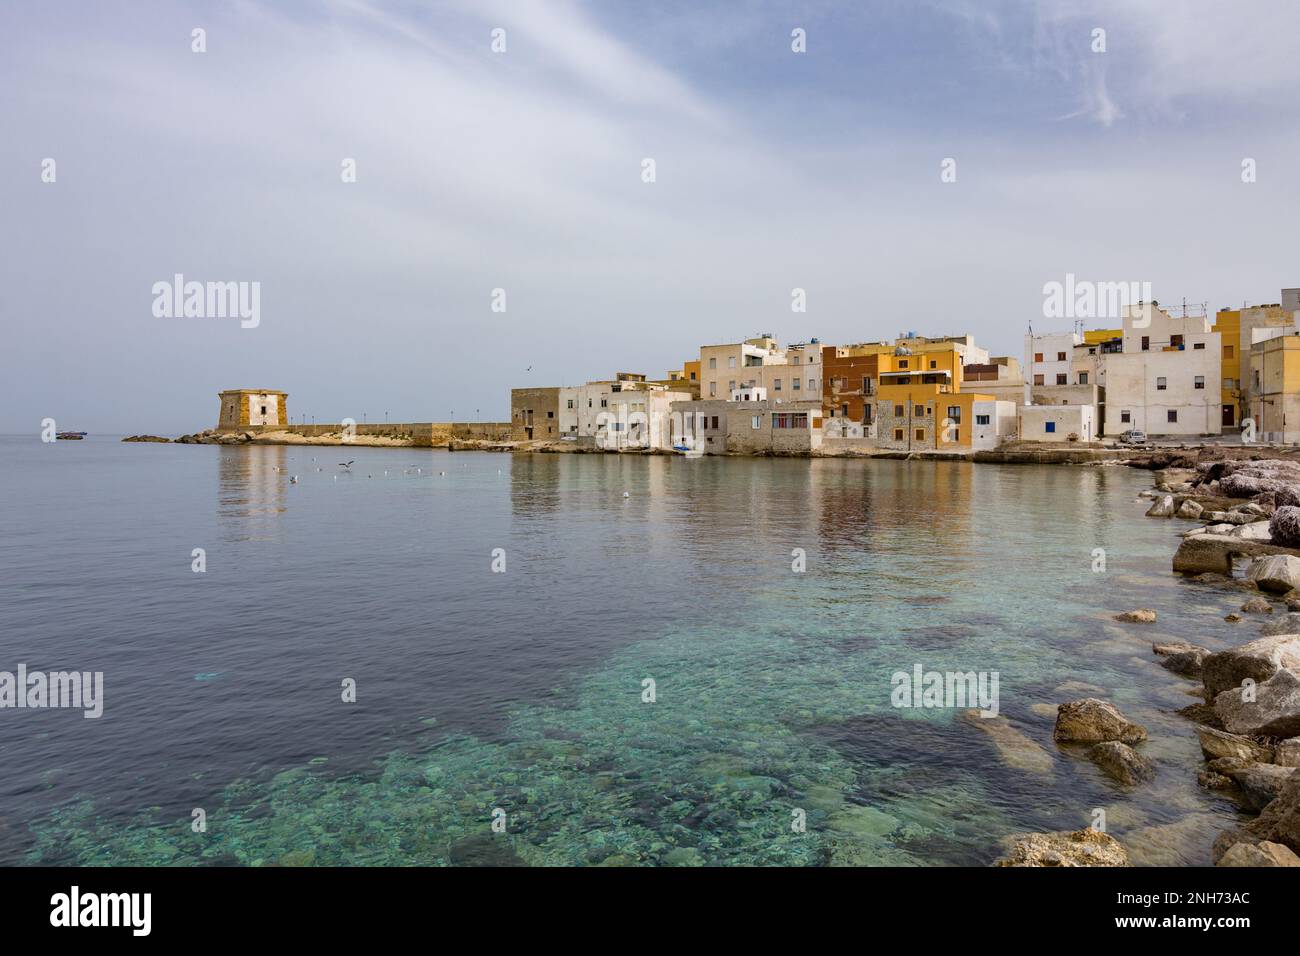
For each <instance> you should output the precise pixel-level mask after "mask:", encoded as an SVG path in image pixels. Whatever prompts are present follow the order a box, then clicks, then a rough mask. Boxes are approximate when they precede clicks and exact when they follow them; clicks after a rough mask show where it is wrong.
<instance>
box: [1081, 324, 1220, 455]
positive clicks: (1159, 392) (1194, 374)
mask: <svg viewBox="0 0 1300 956" xmlns="http://www.w3.org/2000/svg"><path fill="white" fill-rule="evenodd" d="M1097 358H1098V361H1099V363H1100V366H1101V367H1102V368H1103V369H1104V375H1105V383H1106V386H1105V387H1106V402H1105V405H1106V419H1105V422H1104V429H1105V434H1119V433H1121V432H1123V431H1126V430H1128V429H1131V428H1136V429H1140V430H1141V431H1144V432H1146V433H1147V434H1148V435H1170V436H1196V435H1217V434H1219V433H1220V430H1221V428H1222V422H1223V409H1222V403H1221V402H1220V394H1221V393H1220V388H1219V385H1220V382H1221V379H1222V376H1221V374H1220V371H1221V368H1222V364H1221V363H1222V337H1221V336H1220V334H1219V333H1218V332H1215V331H1212V329H1211V326H1210V321H1209V319H1208V318H1207V317H1205V316H1198V315H1183V316H1180V317H1175V316H1172V315H1170V314H1169V313H1168V312H1167V311H1165V310H1164V309H1162V308H1160V306H1159V304H1158V303H1155V302H1152V303H1150V304H1143V303H1139V304H1137V305H1133V306H1127V307H1126V308H1125V310H1124V322H1123V330H1122V334H1121V337H1120V351H1118V352H1115V351H1104V350H1099V352H1098V355H1097Z"/></svg>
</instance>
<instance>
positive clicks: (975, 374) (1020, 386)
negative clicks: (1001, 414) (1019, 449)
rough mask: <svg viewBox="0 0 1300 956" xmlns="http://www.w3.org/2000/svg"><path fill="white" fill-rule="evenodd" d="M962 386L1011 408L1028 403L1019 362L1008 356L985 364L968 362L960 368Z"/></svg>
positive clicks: (1000, 356) (993, 359)
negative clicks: (1006, 404)
mask: <svg viewBox="0 0 1300 956" xmlns="http://www.w3.org/2000/svg"><path fill="white" fill-rule="evenodd" d="M961 375H962V385H963V387H966V388H977V389H979V390H980V391H981V392H983V393H985V394H988V395H992V396H993V397H994V398H996V399H998V400H1000V401H1006V402H1010V403H1011V404H1012V406H1013V417H1014V406H1016V405H1024V404H1025V403H1026V402H1028V401H1029V394H1028V391H1027V389H1026V388H1025V377H1024V375H1023V374H1022V373H1021V370H1020V360H1019V359H1017V358H1015V357H1013V356H1010V355H999V356H996V357H993V358H990V359H989V360H988V361H987V362H978V363H976V362H968V363H966V364H965V365H963V366H962V371H961Z"/></svg>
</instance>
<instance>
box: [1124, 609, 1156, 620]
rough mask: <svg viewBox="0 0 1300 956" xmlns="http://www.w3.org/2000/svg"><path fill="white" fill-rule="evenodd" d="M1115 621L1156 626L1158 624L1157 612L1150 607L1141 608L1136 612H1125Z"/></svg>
mask: <svg viewBox="0 0 1300 956" xmlns="http://www.w3.org/2000/svg"><path fill="white" fill-rule="evenodd" d="M1115 620H1117V621H1124V622H1126V623H1129V624H1154V623H1155V622H1156V612H1155V611H1153V610H1151V609H1150V608H1149V607H1140V608H1138V609H1137V610H1135V611H1125V612H1124V613H1122V614H1116V615H1115Z"/></svg>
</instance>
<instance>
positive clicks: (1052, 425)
mask: <svg viewBox="0 0 1300 956" xmlns="http://www.w3.org/2000/svg"><path fill="white" fill-rule="evenodd" d="M1043 427H1045V428H1046V429H1047V434H1049V435H1050V434H1052V433H1053V432H1055V431H1056V422H1045V423H1044V426H1043Z"/></svg>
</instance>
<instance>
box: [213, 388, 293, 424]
mask: <svg viewBox="0 0 1300 956" xmlns="http://www.w3.org/2000/svg"><path fill="white" fill-rule="evenodd" d="M217 397H218V398H220V399H221V415H220V417H219V418H218V419H217V430H218V431H234V430H237V429H240V428H249V427H253V426H262V425H288V424H289V393H288V392H277V391H275V390H274V389H270V388H261V389H259V388H232V389H227V390H226V391H224V392H218V393H217Z"/></svg>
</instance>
